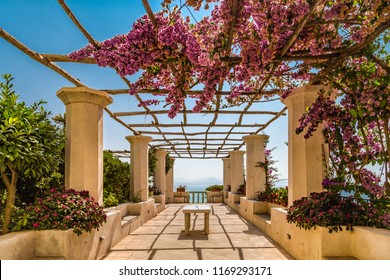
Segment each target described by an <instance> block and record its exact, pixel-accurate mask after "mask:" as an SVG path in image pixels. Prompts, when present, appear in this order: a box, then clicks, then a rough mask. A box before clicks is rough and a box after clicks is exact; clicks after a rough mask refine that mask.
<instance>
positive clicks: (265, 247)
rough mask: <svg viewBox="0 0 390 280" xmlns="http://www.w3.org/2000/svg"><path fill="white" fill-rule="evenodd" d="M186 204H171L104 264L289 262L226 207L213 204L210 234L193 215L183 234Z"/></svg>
mask: <svg viewBox="0 0 390 280" xmlns="http://www.w3.org/2000/svg"><path fill="white" fill-rule="evenodd" d="M183 206H184V205H183V204H169V205H167V208H166V209H165V210H164V211H163V212H161V213H160V214H158V216H156V217H154V218H153V219H151V220H149V221H148V222H147V223H145V224H144V225H143V226H141V227H140V228H138V229H137V230H135V231H134V232H132V233H131V234H130V235H128V236H127V237H125V238H124V239H123V240H122V241H120V242H119V243H118V244H117V245H116V246H115V247H113V248H112V250H111V251H109V252H108V253H107V254H106V255H105V256H104V257H103V258H102V259H105V260H287V259H292V257H291V256H290V255H288V253H286V252H285V251H284V250H283V249H281V248H279V247H278V246H276V245H275V244H274V243H273V242H272V240H271V239H270V238H268V237H267V236H266V235H265V234H264V233H263V232H261V231H260V230H259V229H258V228H256V227H255V226H254V225H252V224H251V223H249V222H247V221H246V220H244V219H242V218H241V217H240V216H239V215H238V214H237V213H236V212H234V211H232V210H231V209H230V208H229V207H228V206H226V205H224V204H219V203H217V204H211V207H212V212H211V214H210V234H209V235H205V234H203V233H202V232H201V230H202V229H203V219H204V215H203V214H198V215H194V214H192V215H191V230H194V231H193V232H190V234H188V235H185V234H184V214H183V213H182V208H183Z"/></svg>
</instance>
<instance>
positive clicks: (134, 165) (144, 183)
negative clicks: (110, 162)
mask: <svg viewBox="0 0 390 280" xmlns="http://www.w3.org/2000/svg"><path fill="white" fill-rule="evenodd" d="M126 139H127V141H129V142H130V199H131V200H133V199H134V197H135V196H137V195H138V194H139V195H140V196H141V201H146V200H148V196H149V188H148V178H149V154H148V151H149V147H148V144H149V142H150V141H152V139H153V138H152V137H150V136H143V135H133V136H127V137H126Z"/></svg>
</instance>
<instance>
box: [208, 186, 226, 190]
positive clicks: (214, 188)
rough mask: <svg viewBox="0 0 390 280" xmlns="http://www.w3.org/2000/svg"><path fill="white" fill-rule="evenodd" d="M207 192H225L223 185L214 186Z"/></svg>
mask: <svg viewBox="0 0 390 280" xmlns="http://www.w3.org/2000/svg"><path fill="white" fill-rule="evenodd" d="M206 191H223V185H212V186H209V187H207V188H206Z"/></svg>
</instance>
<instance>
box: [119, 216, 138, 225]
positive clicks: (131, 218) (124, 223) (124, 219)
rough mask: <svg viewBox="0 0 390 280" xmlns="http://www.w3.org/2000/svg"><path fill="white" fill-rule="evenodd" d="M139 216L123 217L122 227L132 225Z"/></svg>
mask: <svg viewBox="0 0 390 280" xmlns="http://www.w3.org/2000/svg"><path fill="white" fill-rule="evenodd" d="M138 217H139V216H138V215H128V216H124V217H122V221H121V225H122V226H123V225H126V224H128V223H130V222H131V221H133V220H135V219H137V218H138Z"/></svg>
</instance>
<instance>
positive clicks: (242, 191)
mask: <svg viewBox="0 0 390 280" xmlns="http://www.w3.org/2000/svg"><path fill="white" fill-rule="evenodd" d="M236 194H241V195H246V184H241V185H239V186H238V188H237V191H236Z"/></svg>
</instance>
